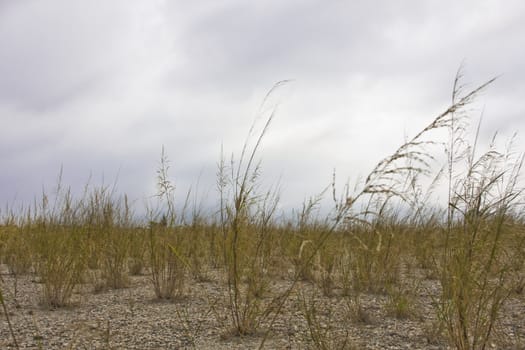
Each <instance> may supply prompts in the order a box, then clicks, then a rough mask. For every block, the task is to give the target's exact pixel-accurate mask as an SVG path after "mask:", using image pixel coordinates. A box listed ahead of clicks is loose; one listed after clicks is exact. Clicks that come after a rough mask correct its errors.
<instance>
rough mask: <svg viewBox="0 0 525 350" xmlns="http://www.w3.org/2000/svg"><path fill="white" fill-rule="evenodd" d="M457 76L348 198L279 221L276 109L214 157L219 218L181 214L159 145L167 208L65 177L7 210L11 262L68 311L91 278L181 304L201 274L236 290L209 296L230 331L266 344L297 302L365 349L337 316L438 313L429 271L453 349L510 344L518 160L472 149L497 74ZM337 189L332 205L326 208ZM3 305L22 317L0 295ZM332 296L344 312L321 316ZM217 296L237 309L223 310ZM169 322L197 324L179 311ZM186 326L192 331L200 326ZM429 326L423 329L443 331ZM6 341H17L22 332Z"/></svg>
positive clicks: (343, 345) (314, 342)
mask: <svg viewBox="0 0 525 350" xmlns="http://www.w3.org/2000/svg"><path fill="white" fill-rule="evenodd" d="M459 79H460V74H458V78H457V80H456V84H455V88H454V94H453V95H454V97H453V101H452V104H451V106H450V107H449V108H448V109H447V110H446V111H444V112H443V113H442V114H440V115H439V116H437V117H436V118H435V119H434V120H433V121H432V122H431V123H429V125H428V126H427V127H426V128H424V129H423V130H422V131H421V132H420V133H418V134H417V135H416V136H415V137H414V138H412V139H410V140H408V141H407V142H405V143H404V144H403V145H402V146H401V147H399V148H398V149H397V150H395V152H393V153H392V155H390V156H388V157H386V158H385V159H383V160H382V161H380V162H378V164H377V165H376V166H375V167H374V168H373V169H372V171H371V172H370V174H369V175H368V176H367V177H366V178H365V180H364V182H363V183H362V184H360V185H358V186H356V187H355V188H356V190H355V191H354V192H353V193H350V191H349V186H346V187H345V188H343V191H342V195H340V196H339V197H338V196H337V192H338V191H336V188H337V186H336V183H335V182H336V181H335V175H334V181H333V183H332V184H331V186H329V187H328V189H327V191H325V192H323V193H322V194H320V195H318V196H315V197H313V198H312V199H311V200H309V201H306V202H305V204H304V206H303V208H302V210H301V211H300V214H299V215H297V217H296V218H290V219H289V221H287V222H283V221H282V220H280V221H279V220H276V219H275V213H276V208H277V205H278V203H279V191H278V189H277V188H270V189H266V190H262V189H261V188H262V185H261V181H260V177H261V164H260V161H259V160H258V152H259V151H260V147H261V145H262V140H263V139H264V136H265V135H266V133H267V131H268V128H269V126H270V124H271V121H272V119H273V118H274V115H275V112H276V108H270V112H269V114H267V115H264V113H263V112H261V114H260V115H259V117H258V119H256V122H255V123H254V125H253V127H252V128H251V129H250V132H249V135H248V137H247V140H246V142H245V144H244V146H243V148H242V152H241V154H240V157H239V159H238V160H234V159H232V160H231V161H230V162H228V161H226V160H225V159H224V157H223V158H222V159H221V160H220V162H219V166H218V176H217V187H218V193H219V200H218V202H219V205H218V207H219V210H218V215H217V216H210V217H203V215H202V214H201V213H200V211H199V210H198V209H197V207H196V206H194V208H193V213H192V215H191V218H190V219H188V218H187V217H186V215H185V213H176V211H175V208H176V206H175V197H174V190H175V186H174V183H173V182H172V181H171V180H170V178H169V174H168V170H169V160H168V158H167V156H166V154H165V152H164V150H163V152H162V156H161V161H160V164H159V169H158V171H157V182H158V194H157V197H156V199H157V200H158V203H157V206H156V207H155V208H159V209H151V207H149V208H148V218H147V220H138V219H137V218H134V217H133V214H132V209H131V208H130V205H129V203H128V201H127V199H126V197H117V196H116V195H115V194H114V193H113V191H111V190H109V189H108V188H90V187H89V186H87V187H86V191H85V193H84V195H83V196H82V197H81V198H79V199H74V198H73V197H72V196H71V194H70V191H69V190H67V189H63V188H62V185H61V183H60V181H58V186H57V188H58V190H57V191H56V192H55V193H54V196H52V200H50V198H49V196H48V195H47V194H45V193H44V194H43V195H42V200H41V202H40V203H39V204H35V205H34V206H33V207H31V208H28V209H27V210H25V211H24V212H23V213H21V214H19V215H12V214H11V215H9V216H8V217H6V218H5V220H4V225H3V226H1V227H0V248H1V250H0V259H1V262H2V263H4V264H6V265H7V266H8V268H9V272H10V274H12V275H13V276H17V275H25V274H31V273H34V274H36V275H37V276H38V278H39V279H40V280H41V281H42V290H41V301H42V303H43V304H44V305H46V306H48V307H53V308H58V307H62V306H64V305H70V304H71V297H72V294H73V292H74V291H75V289H76V288H77V286H78V285H79V284H80V283H86V281H87V282H89V283H91V284H92V285H93V289H94V290H97V291H100V290H103V289H116V288H123V287H126V286H128V284H129V278H130V276H133V275H138V274H141V273H144V274H147V275H148V276H149V277H150V281H151V288H152V290H153V291H154V293H155V295H156V296H157V298H159V299H170V300H173V299H179V298H181V297H183V296H184V295H185V293H186V291H187V288H191V287H190V286H189V284H188V283H187V282H188V281H189V280H190V279H193V280H195V281H200V282H203V281H212V280H213V281H214V282H217V283H219V284H220V287H219V288H221V289H222V290H223V291H224V292H225V293H222V294H221V293H211V292H209V293H208V294H206V296H205V298H206V300H207V302H208V304H209V313H210V314H213V315H215V318H216V322H217V324H220V325H221V327H223V335H224V336H230V337H232V336H247V335H259V336H260V345H259V347H260V348H262V347H264V345H265V343H266V342H267V340H268V337H269V335H270V334H271V332H272V331H274V329H275V326H276V324H277V323H278V321H279V320H280V319H281V318H282V317H285V316H286V315H284V313H285V312H286V310H288V309H289V307H288V306H289V304H290V303H293V302H294V301H295V302H296V303H297V305H299V310H300V312H301V315H302V317H303V319H304V322H305V324H306V326H307V330H308V334H309V339H307V343H308V346H311V347H313V348H317V349H336V348H338V349H348V348H354V347H355V345H353V344H354V343H353V342H352V341H350V339H349V336H348V334H349V332H348V328H346V329H345V328H344V327H343V328H341V324H344V325H347V326H345V327H358V326H359V325H363V324H365V325H366V324H371V323H373V322H375V320H374V319H373V317H371V314H372V311H371V310H367V309H366V308H365V307H364V306H363V305H364V304H363V303H362V300H363V298H365V297H369V296H370V295H375V296H377V298H378V300H382V304H381V305H380V306H381V307H380V309H381V310H385V313H386V315H387V316H388V317H394V318H398V319H412V320H413V319H416V320H417V319H419V318H423V314H424V313H425V312H427V311H428V310H427V311H424V310H422V308H423V307H422V306H421V305H422V304H423V302H422V297H421V295H422V294H424V293H426V292H425V290H424V288H423V287H422V286H423V285H425V283H427V282H429V281H430V280H433V281H434V282H435V283H438V284H439V286H440V289H439V291H433V292H428V293H427V294H425V295H427V296H426V297H427V298H428V297H431V298H432V305H434V308H433V309H432V310H433V311H432V312H433V319H431V320H430V321H432V322H434V323H433V324H437V326H436V327H432V328H433V329H441V330H443V334H444V335H446V338H447V341H448V343H449V344H452V345H453V346H455V347H456V348H458V349H485V348H487V346H488V345H489V344H490V343H491V342H495V341H498V339H499V338H497V337H495V334H497V333H498V332H502V329H503V328H501V327H499V326H498V325H499V323H498V321H499V320H500V318H501V310H502V308H503V307H504V306H505V303H506V301H507V300H508V299H509V298H511V297H513V295H515V294H517V295H519V293H522V294H523V285H525V283H524V282H523V281H524V280H525V279H524V277H523V276H524V275H525V271H524V270H523V269H524V265H523V261H524V259H525V249H524V247H525V234H524V232H525V230H524V228H525V225H524V221H523V220H524V218H523V217H522V216H521V214H520V213H522V212H521V211H520V210H521V209H522V207H520V203H522V200H523V196H522V190H523V189H522V188H521V187H520V186H519V176H520V174H521V165H522V162H523V158H522V156H520V155H514V154H512V153H511V152H505V151H503V152H502V151H499V150H498V149H497V148H496V147H495V146H493V147H492V148H491V149H489V150H488V151H486V152H484V153H481V155H479V156H477V155H476V154H477V153H476V146H475V144H476V142H474V144H473V145H471V144H469V143H468V142H467V140H466V136H465V133H464V131H465V130H466V129H467V122H466V120H467V118H466V116H465V114H464V113H465V107H466V106H468V104H469V103H470V102H471V101H472V100H473V98H474V97H475V96H476V94H477V93H479V92H480V91H481V90H482V89H484V88H485V87H486V86H487V85H488V84H490V83H491V82H492V81H489V82H488V83H486V84H483V85H481V86H480V87H479V88H476V89H474V90H472V91H471V92H468V93H465V94H462V91H461V88H460V87H459V82H460V80H459ZM283 84H285V82H281V83H279V84H277V85H276V86H275V87H274V88H273V89H272V90H271V91H270V93H269V95H268V96H267V98H266V99H265V102H264V103H263V107H261V111H267V110H268V109H267V108H266V107H267V106H266V103H267V101H268V100H269V99H270V97H271V95H272V94H273V93H275V91H277V89H279V87H280V86H281V85H283ZM264 117H265V118H264ZM261 120H262V127H261V126H259V124H258V123H260V122H261ZM258 126H259V131H258V136H256V137H254V134H256V133H257V130H258V129H257V127H258ZM438 129H445V130H449V133H450V139H449V141H448V142H445V144H446V151H447V153H446V154H447V156H448V164H447V165H445V167H444V169H445V171H443V172H438V173H437V175H436V174H435V177H434V179H435V181H433V182H432V185H431V186H430V187H428V189H427V192H425V191H423V190H422V187H421V186H422V185H419V184H420V180H421V178H422V177H424V176H429V175H431V173H432V171H433V169H434V168H435V166H433V164H434V163H435V158H436V157H435V156H434V155H433V154H432V153H430V151H429V149H433V147H434V148H435V147H436V145H437V146H439V145H440V144H443V143H440V142H437V141H435V140H431V139H429V138H428V137H429V135H432V132H433V131H434V130H438ZM461 164H463V166H461ZM447 170H448V171H447ZM439 181H441V182H444V183H446V184H448V189H449V190H448V193H449V198H448V205H447V206H446V208H442V209H439V208H435V207H431V208H429V207H425V203H426V202H428V198H430V197H429V196H431V195H432V191H433V190H435V187H434V186H437V183H438V182H439ZM330 189H331V190H332V191H331V192H332V197H333V203H334V206H333V210H332V211H331V212H330V213H329V214H328V216H327V217H326V218H323V219H318V218H315V217H314V214H315V213H316V209H317V207H318V205H319V203H320V201H321V198H322V197H323V196H325V195H326V194H327V193H328V192H329V190H330ZM189 197H190V195H189V193H188V196H187V198H186V205H185V206H184V207H185V208H187V205H188V203H189V202H188V201H189V199H188V198H189ZM401 208H403V209H401ZM177 214H178V215H177ZM144 221H147V222H146V223H144ZM217 269H218V270H219V271H221V273H220V274H219V277H217V278H216V279H215V280H214V277H212V275H211V274H210V271H216V270H217ZM15 280H16V278H15ZM305 283H306V284H309V285H310V286H311V287H312V288H313V290H314V292H313V293H312V294H306V293H298V291H297V286H298V285H299V284H305ZM276 285H279V288H276V287H275V286H276ZM2 288H5V287H4V286H2ZM15 290H16V288H15ZM0 291H1V290H0ZM513 293H514V294H513ZM294 295H295V296H297V297H296V298H294V297H292V296H294ZM14 296H15V297H16V292H15V293H14ZM0 301H1V302H2V306H3V308H4V316H5V318H6V320H7V322H8V324H9V325H10V326H11V323H10V322H9V315H10V313H9V311H8V310H7V309H6V303H5V302H4V301H5V300H4V296H3V295H2V294H0ZM334 303H336V304H337V305H339V306H340V308H341V310H344V312H334V313H333V314H332V313H331V312H328V314H326V312H327V311H330V310H331V309H330V308H331V307H333V305H334ZM222 304H224V305H226V309H227V311H228V313H227V314H228V317H227V318H226V319H224V318H223V317H222V314H221V313H220V312H219V311H217V305H222ZM172 316H173V317H174V318H177V317H178V318H179V319H183V320H184V321H185V322H184V324H186V325H189V324H190V323H191V322H190V321H189V320H188V318H189V317H190V315H189V314H187V313H184V312H183V310H182V311H179V312H178V314H177V315H172ZM185 329H186V331H187V332H188V334H189V335H191V327H189V326H188V327H186V328H185ZM427 333H428V334H429V338H428V339H430V338H432V339H433V340H432V341H434V340H435V341H438V342H439V341H442V340H436V339H441V338H442V337H441V336H440V335H438V334H434V333H432V335H430V333H431V332H430V331H429V332H427ZM11 336H12V337H13V344H14V348H19V344H18V343H17V342H16V332H15V330H13V331H11ZM190 338H191V339H196V338H195V335H193V337H190ZM193 344H195V342H193Z"/></svg>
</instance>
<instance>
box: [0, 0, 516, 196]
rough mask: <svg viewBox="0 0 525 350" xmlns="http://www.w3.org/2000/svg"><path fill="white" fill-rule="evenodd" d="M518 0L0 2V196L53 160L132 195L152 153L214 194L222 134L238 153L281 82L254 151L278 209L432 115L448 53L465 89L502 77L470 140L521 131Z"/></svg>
mask: <svg viewBox="0 0 525 350" xmlns="http://www.w3.org/2000/svg"><path fill="white" fill-rule="evenodd" d="M524 4H525V3H524ZM524 4H522V2H520V1H511V2H506V3H505V5H502V3H501V2H499V1H468V2H452V1H449V2H442V1H417V2H414V1H398V2H391V1H369V2H366V3H363V2H361V3H360V2H349V1H330V2H326V1H313V0H310V1H264V2H262V1H261V2H255V3H253V2H252V3H248V2H243V1H236V0H228V1H215V0H213V1H211V0H210V1H195V2H189V1H182V0H180V1H148V2H141V1H124V0H121V1H115V2H107V1H102V0H100V1H95V2H72V1H66V0H62V1H48V2H45V3H44V2H39V1H20V2H16V3H15V2H10V4H9V5H7V6H6V5H5V3H3V2H0V47H2V48H8V49H7V50H2V51H0V76H1V77H2V79H0V122H1V125H2V127H1V128H0V157H1V158H2V161H3V164H5V166H6V168H7V169H11V170H10V172H9V173H6V172H3V173H2V174H1V175H0V199H5V198H8V199H11V198H13V193H14V192H16V191H17V192H18V193H19V197H20V198H22V197H27V196H32V195H35V194H36V193H35V192H38V190H39V188H40V187H41V185H42V184H46V185H48V186H50V185H49V184H53V182H54V180H55V178H56V174H57V172H58V171H59V168H60V165H63V166H64V174H65V179H64V180H65V181H66V182H69V183H70V184H71V185H72V186H73V187H82V186H83V184H84V182H85V181H86V180H87V178H88V177H89V173H92V174H93V177H94V178H95V179H99V178H100V177H101V174H105V176H106V178H107V179H110V178H111V177H112V176H113V175H114V174H116V172H118V170H119V169H120V175H119V189H120V190H122V191H123V192H128V193H130V195H132V197H134V198H141V196H144V195H148V194H151V193H152V192H153V191H154V190H155V186H154V180H155V179H154V174H155V168H156V166H157V162H158V157H159V155H160V149H161V146H162V145H165V147H166V150H167V152H168V155H169V157H170V159H171V160H172V164H173V166H172V171H173V177H174V179H175V181H176V183H177V186H178V187H177V190H178V191H180V192H179V194H182V193H184V191H185V189H186V188H188V187H189V186H190V185H191V184H195V182H196V181H197V178H198V176H199V173H200V172H201V171H202V172H203V175H202V179H201V181H202V182H201V187H202V189H203V190H204V189H206V190H207V189H210V188H211V189H213V188H214V174H215V171H216V169H215V164H216V162H217V161H218V157H219V154H220V148H221V144H223V145H224V151H225V154H226V155H227V156H229V155H230V154H231V153H232V152H234V153H236V154H237V153H238V151H239V149H240V147H241V145H242V142H243V141H244V137H245V135H246V132H247V129H248V128H249V126H250V123H251V121H252V119H253V117H254V114H255V113H256V111H257V109H258V107H259V104H260V103H261V100H262V98H263V97H264V95H265V93H266V92H267V90H268V89H269V88H270V87H271V86H272V84H274V83H275V82H276V81H279V80H281V79H287V78H293V79H296V81H295V82H294V83H292V84H290V86H289V89H288V90H283V91H279V94H277V96H276V98H277V99H278V100H280V102H281V103H282V106H281V108H280V111H279V114H278V115H277V119H276V120H275V121H274V124H273V126H272V129H271V130H270V133H269V134H268V137H267V139H266V140H265V142H264V143H263V149H262V153H261V155H260V156H261V158H262V159H263V173H264V174H265V175H267V177H265V178H264V181H265V182H268V183H273V182H274V181H275V180H277V179H278V178H279V177H280V176H282V178H283V184H282V185H283V186H282V187H283V191H284V195H285V196H286V197H285V198H283V202H285V203H290V205H291V206H293V205H292V204H293V203H300V201H301V200H302V199H303V198H304V197H306V196H308V195H310V194H313V193H315V192H317V191H319V190H321V189H322V188H323V187H324V186H325V185H326V184H327V183H328V182H329V181H330V176H331V171H332V169H333V168H334V167H335V168H336V169H337V171H338V174H339V178H340V179H341V181H342V182H344V180H345V179H346V177H347V176H351V177H352V178H355V177H357V176H358V175H359V174H361V175H362V174H364V173H366V171H367V170H369V168H370V167H371V166H373V164H374V162H375V161H377V160H379V159H381V158H382V157H384V156H386V155H387V154H388V152H389V151H391V150H392V147H396V146H397V145H399V144H400V143H401V142H402V141H403V136H404V135H403V134H404V133H405V132H406V133H408V134H409V135H411V134H412V133H414V132H416V131H418V129H419V128H420V127H422V126H424V125H425V124H426V123H427V122H428V121H429V120H430V119H431V118H432V117H434V116H435V115H436V114H437V113H439V112H441V111H442V110H443V108H446V106H447V104H448V103H449V101H450V92H451V91H450V90H451V86H452V81H453V78H454V73H455V71H456V69H457V68H458V66H459V64H460V63H461V61H462V60H463V59H465V60H466V65H465V66H466V69H465V80H466V82H470V83H471V84H470V85H469V86H471V87H472V86H474V85H475V84H478V83H480V82H482V81H484V80H486V79H488V78H490V77H492V76H494V75H498V74H500V73H503V75H502V77H501V78H500V79H498V80H497V81H496V82H495V83H494V84H493V86H491V87H490V88H489V89H488V90H487V92H486V93H484V94H483V95H482V96H481V97H480V99H479V100H478V104H476V108H477V110H478V111H479V110H481V109H482V107H483V105H484V104H485V105H486V118H485V124H484V128H486V130H487V132H486V133H485V131H484V135H487V136H486V137H489V136H488V135H489V134H490V133H491V131H489V130H493V129H499V130H501V131H502V133H505V134H508V133H510V132H511V131H510V129H514V127H515V129H517V130H518V131H519V130H523V127H524V125H523V122H522V121H521V120H523V118H522V117H523V113H524V110H525V109H524V107H523V105H522V102H521V100H522V95H523V91H524V83H523V81H524V78H525V77H524V76H523V75H524V74H525V73H524V72H525V69H524V68H525V67H524V66H523V62H525V57H523V56H524V52H525V50H524V49H523V48H522V45H521V41H522V40H521V38H522V37H523V35H524V33H525V24H523V21H522V19H521V18H522V14H523V13H524V12H525V11H524V10H525V5H524ZM520 118H521V119H520ZM512 131H513V130H512ZM522 144H523V143H521V145H522ZM237 155H238V154H237ZM23 194H24V195H23Z"/></svg>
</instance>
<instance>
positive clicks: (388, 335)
mask: <svg viewBox="0 0 525 350" xmlns="http://www.w3.org/2000/svg"><path fill="white" fill-rule="evenodd" d="M1 268H2V275H1V277H2V282H1V288H2V291H3V294H4V299H5V300H6V302H7V308H8V313H9V318H10V320H11V323H12V325H13V328H14V329H15V333H16V338H17V342H18V345H19V348H20V349H39V348H41V349H214V350H219V349H256V348H258V346H259V344H260V343H261V340H262V339H263V335H262V334H255V335H252V336H245V337H237V336H228V333H227V327H226V326H224V324H227V320H228V309H227V307H226V301H227V300H228V298H227V293H226V288H225V287H224V284H223V282H220V278H219V277H217V276H218V273H215V274H213V273H212V275H211V278H210V280H209V281H206V282H196V281H188V286H187V290H186V292H185V293H184V294H185V295H184V297H182V298H181V299H179V300H175V301H158V300H156V299H155V295H154V293H153V289H152V287H151V283H150V280H149V277H148V276H132V277H131V278H130V284H129V287H128V288H124V289H118V290H107V291H103V292H100V293H94V292H93V288H92V287H91V286H90V285H84V286H80V287H79V288H78V290H77V291H76V292H75V295H74V298H73V303H72V305H71V306H68V307H65V308H60V309H56V310H50V309H48V308H44V307H42V306H40V304H39V295H40V288H41V284H40V283H39V282H38V280H37V278H36V277H35V276H18V278H17V279H16V280H15V278H14V277H13V276H11V275H8V274H7V273H6V269H5V266H3V267H1ZM213 275H215V276H213ZM15 281H16V291H15ZM289 284H290V280H287V279H282V278H281V279H276V281H274V282H273V285H272V286H271V290H274V291H278V290H284V288H286V287H287V286H288V285H289ZM295 290H296V291H298V292H295V293H294V294H292V295H291V296H290V298H289V299H288V302H287V303H286V305H285V307H284V309H283V311H282V312H281V313H280V316H279V317H278V318H277V320H276V321H275V323H274V325H273V327H272V331H271V333H269V335H268V337H267V340H266V343H265V346H264V348H265V349H313V348H315V347H314V344H313V342H312V340H311V338H310V336H309V332H308V327H307V322H306V320H305V317H304V310H305V309H304V307H302V306H301V305H303V304H302V303H301V300H303V299H301V298H300V297H299V295H302V296H305V298H306V300H307V301H308V303H309V305H315V307H316V310H317V312H316V315H317V316H318V320H319V329H320V330H322V331H323V332H327V333H326V336H325V339H327V340H328V341H330V342H331V343H329V344H328V348H336V347H337V344H338V341H342V340H343V339H347V340H348V344H353V346H354V347H353V348H355V349H448V348H449V347H448V346H447V343H446V342H445V340H444V338H443V337H442V336H440V335H439V330H438V329H437V328H436V327H435V324H436V323H435V316H434V311H433V308H432V305H431V303H432V300H433V298H432V296H435V295H437V293H438V286H437V282H436V281H432V280H423V281H422V283H421V285H420V287H419V288H418V294H417V295H416V296H414V297H412V299H414V300H416V301H417V304H415V305H416V307H415V309H414V310H413V312H411V313H410V315H408V317H406V318H397V317H395V316H393V315H392V314H391V313H389V312H388V308H387V307H386V306H385V305H387V304H388V300H389V299H388V296H387V295H375V294H364V295H362V297H361V305H362V309H363V310H364V314H363V315H362V316H363V321H364V322H357V321H355V320H354V321H350V320H348V318H345V316H344V315H347V314H348V312H347V311H346V310H348V308H347V304H346V302H345V299H343V298H341V297H338V296H333V297H322V296H320V295H319V294H318V293H317V294H316V296H315V297H314V296H313V295H314V294H312V293H313V292H312V291H313V290H314V289H313V287H312V285H311V284H308V283H300V284H299V285H297V288H296V289H295ZM336 294H337V293H336ZM312 301H314V302H315V304H312ZM503 314H504V317H503V318H502V320H501V323H500V328H501V330H502V331H503V332H504V333H502V334H505V336H501V337H500V338H498V340H497V343H494V344H491V348H494V349H496V348H497V349H525V298H524V297H523V295H514V296H513V297H512V298H511V299H510V300H509V302H508V303H507V305H506V306H505V309H504V312H503ZM0 316H2V319H1V321H0V349H15V346H14V343H13V340H12V337H11V336H10V333H9V329H8V324H7V321H6V318H5V317H4V315H3V312H2V314H0ZM345 320H346V321H345ZM262 329H265V327H264V324H263V327H262Z"/></svg>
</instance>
